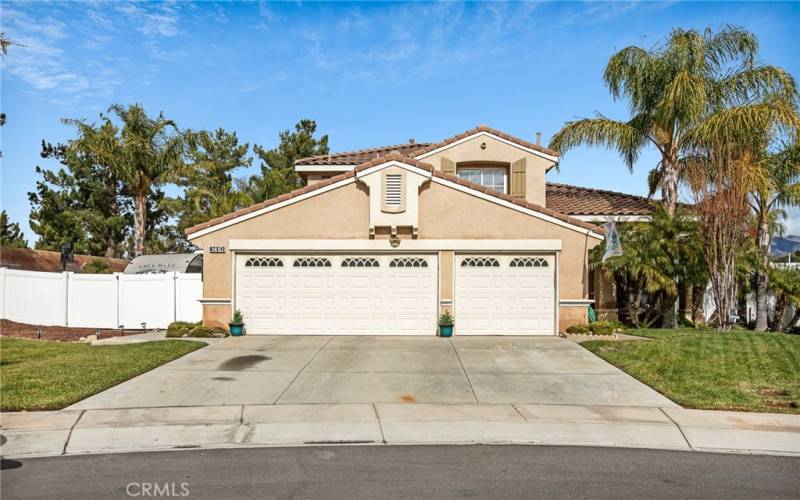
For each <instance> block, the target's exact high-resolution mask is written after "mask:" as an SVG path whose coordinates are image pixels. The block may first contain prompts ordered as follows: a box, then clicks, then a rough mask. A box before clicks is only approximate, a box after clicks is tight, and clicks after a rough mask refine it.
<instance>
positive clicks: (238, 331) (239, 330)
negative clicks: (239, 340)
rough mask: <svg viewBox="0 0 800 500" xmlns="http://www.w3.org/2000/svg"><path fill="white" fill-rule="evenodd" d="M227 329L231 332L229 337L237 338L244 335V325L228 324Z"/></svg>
mask: <svg viewBox="0 0 800 500" xmlns="http://www.w3.org/2000/svg"><path fill="white" fill-rule="evenodd" d="M228 328H229V329H230V331H231V335H233V336H234V337H239V336H241V335H242V334H243V333H244V325H234V324H233V323H228Z"/></svg>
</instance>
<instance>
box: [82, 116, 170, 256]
mask: <svg viewBox="0 0 800 500" xmlns="http://www.w3.org/2000/svg"><path fill="white" fill-rule="evenodd" d="M109 112H110V113H113V114H114V115H115V116H116V117H117V118H118V119H119V121H120V127H119V128H120V133H119V134H118V135H115V136H113V137H110V136H105V137H103V140H99V141H92V142H90V143H89V146H90V148H91V151H92V154H93V155H95V157H97V158H98V159H99V160H100V161H101V162H102V163H104V164H107V165H110V166H111V168H112V169H113V171H114V172H115V174H116V175H117V178H118V179H119V180H120V182H122V184H123V186H124V188H125V189H126V190H127V191H128V192H129V193H131V195H132V197H133V240H132V249H133V256H139V255H142V252H143V251H144V244H145V239H146V233H147V228H148V220H147V216H148V203H149V199H150V197H152V196H153V194H154V190H157V188H158V187H159V186H161V185H163V184H165V183H168V182H170V181H173V180H175V178H176V177H177V175H178V173H179V172H180V171H181V169H182V168H183V163H182V161H181V156H182V152H183V137H182V136H181V134H180V133H179V132H178V128H177V126H176V125H175V123H174V122H173V121H172V120H168V119H166V118H165V117H164V115H163V113H159V115H158V116H157V117H156V118H151V117H149V116H148V115H147V113H146V112H145V110H144V108H143V107H142V106H141V105H140V104H133V105H130V106H128V107H125V106H122V105H119V104H115V105H113V106H111V107H110V108H109ZM103 118H104V119H105V120H106V122H107V123H110V122H111V120H110V118H108V117H103ZM73 123H75V124H76V125H77V126H78V127H79V129H80V130H82V131H84V130H85V129H86V128H87V127H89V128H91V126H90V125H87V124H85V123H83V122H73Z"/></svg>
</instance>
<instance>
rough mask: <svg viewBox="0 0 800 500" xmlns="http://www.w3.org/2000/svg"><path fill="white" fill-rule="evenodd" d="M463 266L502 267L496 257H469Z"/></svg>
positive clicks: (463, 261) (462, 262)
mask: <svg viewBox="0 0 800 500" xmlns="http://www.w3.org/2000/svg"><path fill="white" fill-rule="evenodd" d="M461 267H500V262H498V261H497V259H495V258H494V257H467V258H466V259H464V260H462V261H461Z"/></svg>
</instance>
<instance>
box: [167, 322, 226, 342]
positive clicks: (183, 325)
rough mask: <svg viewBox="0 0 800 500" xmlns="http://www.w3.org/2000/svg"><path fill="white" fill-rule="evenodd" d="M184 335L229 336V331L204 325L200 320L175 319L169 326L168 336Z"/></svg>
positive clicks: (198, 336) (201, 336) (178, 336)
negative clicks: (195, 321) (194, 321)
mask: <svg viewBox="0 0 800 500" xmlns="http://www.w3.org/2000/svg"><path fill="white" fill-rule="evenodd" d="M184 336H186V337H197V338H210V337H227V336H228V332H227V331H225V330H223V329H221V328H214V327H211V326H203V325H202V324H201V323H199V322H198V323H189V322H188V321H175V322H174V323H170V325H169V326H168V327H167V337H169V338H180V337H184Z"/></svg>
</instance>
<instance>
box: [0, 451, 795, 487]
mask: <svg viewBox="0 0 800 500" xmlns="http://www.w3.org/2000/svg"><path fill="white" fill-rule="evenodd" d="M799 470H800V459H798V458H790V457H773V456H749V455H732V454H714V453H699V452H681V451H657V450H645V449H623V448H581V447H555V446H552V447H551V446H512V445H507V446H336V447H332V446H331V447H296V448H249V449H217V450H182V451H169V452H153V453H129V454H113V455H83V456H68V457H54V458H36V459H27V460H18V461H15V460H3V471H2V477H1V481H2V485H1V486H2V489H1V490H0V492H1V494H2V498H3V499H17V498H59V499H70V498H75V499H87V498H170V497H172V498H209V499H236V498H259V499H261V498H347V499H352V498H365V499H366V498H369V499H378V498H463V497H469V498H497V499H508V498H593V499H595V498H636V499H639V498H647V499H648V500H653V499H658V498H726V499H732V498H748V499H752V498H799V497H800V474H798V471H799Z"/></svg>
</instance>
